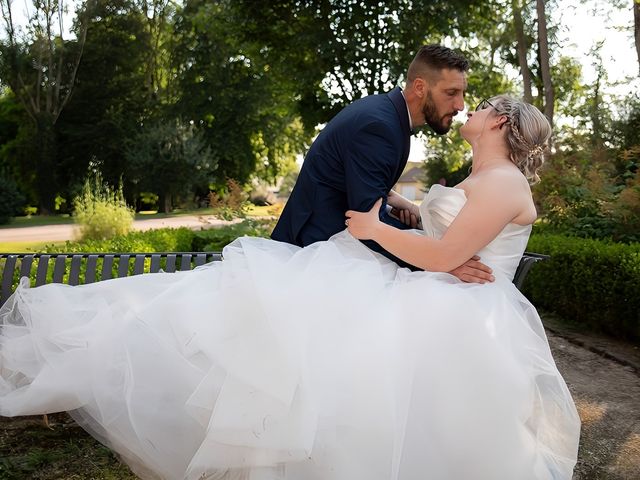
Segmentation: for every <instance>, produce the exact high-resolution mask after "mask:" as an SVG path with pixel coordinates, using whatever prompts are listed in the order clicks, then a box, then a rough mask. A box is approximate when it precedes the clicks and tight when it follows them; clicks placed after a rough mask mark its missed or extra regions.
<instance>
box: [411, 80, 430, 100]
mask: <svg viewBox="0 0 640 480" xmlns="http://www.w3.org/2000/svg"><path fill="white" fill-rule="evenodd" d="M411 89H412V90H413V93H415V95H416V96H417V97H418V98H423V97H424V96H425V95H426V94H427V81H426V80H425V79H424V78H422V77H416V78H414V80H413V83H412V84H411Z"/></svg>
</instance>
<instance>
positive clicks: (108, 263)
mask: <svg viewBox="0 0 640 480" xmlns="http://www.w3.org/2000/svg"><path fill="white" fill-rule="evenodd" d="M113 258H114V256H113V255H111V254H107V255H105V256H104V261H103V262H102V276H101V277H100V280H108V279H109V278H111V268H112V267H113Z"/></svg>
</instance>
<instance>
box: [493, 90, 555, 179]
mask: <svg viewBox="0 0 640 480" xmlns="http://www.w3.org/2000/svg"><path fill="white" fill-rule="evenodd" d="M489 101H490V102H491V104H492V105H493V107H494V111H495V113H496V115H498V116H502V115H504V116H505V117H507V119H508V120H507V123H506V124H505V127H506V128H507V131H506V134H505V139H506V142H507V147H508V148H509V158H510V159H511V161H512V162H513V163H514V164H515V165H516V166H517V167H518V168H519V169H520V171H521V172H522V173H523V174H524V176H525V177H527V180H529V183H532V184H533V183H537V182H539V181H540V177H539V176H538V170H539V169H540V167H542V164H543V163H544V159H545V152H546V150H547V148H548V144H547V142H548V141H549V138H550V137H551V125H550V124H549V121H548V120H547V118H546V117H545V116H544V115H543V114H542V112H541V111H540V110H538V109H537V108H536V107H534V106H533V105H531V104H529V103H525V102H523V101H521V100H518V99H516V98H513V97H509V96H507V95H497V96H495V97H493V98H491V99H490V100H489Z"/></svg>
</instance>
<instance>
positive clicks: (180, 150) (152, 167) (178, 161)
mask: <svg viewBox="0 0 640 480" xmlns="http://www.w3.org/2000/svg"><path fill="white" fill-rule="evenodd" d="M126 156H127V165H128V167H127V177H128V178H129V181H130V182H131V183H132V184H133V185H134V186H135V187H136V188H137V193H140V192H143V191H149V192H153V193H156V194H157V195H158V197H159V203H160V210H161V211H162V212H165V213H168V212H170V211H171V210H172V208H173V201H174V200H175V198H176V197H177V196H179V195H184V194H189V193H190V192H191V191H192V190H193V188H194V187H197V186H202V185H204V186H205V188H206V187H207V186H208V184H209V183H210V182H211V181H212V180H213V178H212V177H213V172H214V171H215V168H216V164H215V158H214V156H213V155H212V153H211V150H210V149H209V147H208V146H207V145H206V143H205V141H204V140H203V137H202V135H201V134H200V133H199V132H198V131H197V130H196V128H195V127H194V126H193V125H188V124H184V123H182V122H180V121H174V122H171V121H164V122H161V123H158V124H155V125H148V126H145V128H144V129H143V130H142V131H141V132H140V133H139V134H138V135H137V136H136V137H135V138H134V139H133V140H132V141H131V142H130V143H129V145H128V148H127V155H126Z"/></svg>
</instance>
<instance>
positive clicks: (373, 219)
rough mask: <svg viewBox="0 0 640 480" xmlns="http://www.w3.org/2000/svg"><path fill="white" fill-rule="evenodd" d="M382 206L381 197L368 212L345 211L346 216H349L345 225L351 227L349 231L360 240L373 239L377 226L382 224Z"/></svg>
mask: <svg viewBox="0 0 640 480" xmlns="http://www.w3.org/2000/svg"><path fill="white" fill-rule="evenodd" d="M380 207H382V198H379V199H378V201H377V202H376V203H374V204H373V207H371V210H369V211H368V212H356V211H355V210H348V211H347V212H346V213H345V217H347V219H346V220H345V225H346V226H347V228H348V229H349V233H350V234H351V235H353V236H354V237H355V238H357V239H358V240H371V239H373V238H374V236H375V232H376V230H377V228H378V227H379V226H380V225H382V222H381V221H380Z"/></svg>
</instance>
